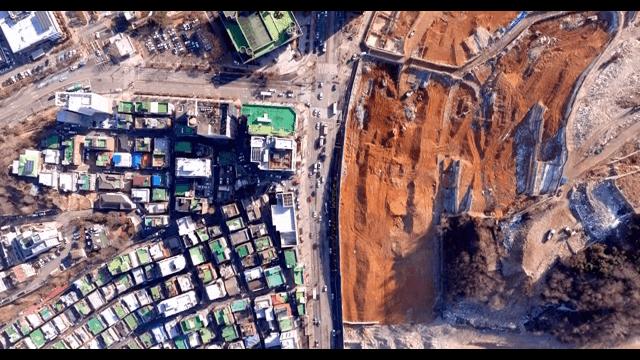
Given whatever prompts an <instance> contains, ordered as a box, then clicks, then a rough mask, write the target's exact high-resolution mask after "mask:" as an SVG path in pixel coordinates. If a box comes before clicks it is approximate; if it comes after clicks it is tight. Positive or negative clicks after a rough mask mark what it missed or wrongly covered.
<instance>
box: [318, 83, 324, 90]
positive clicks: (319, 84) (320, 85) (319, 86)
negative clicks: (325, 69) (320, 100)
mask: <svg viewBox="0 0 640 360" xmlns="http://www.w3.org/2000/svg"><path fill="white" fill-rule="evenodd" d="M323 86H324V83H323V82H322V81H320V82H319V83H318V88H319V89H322V87H323Z"/></svg>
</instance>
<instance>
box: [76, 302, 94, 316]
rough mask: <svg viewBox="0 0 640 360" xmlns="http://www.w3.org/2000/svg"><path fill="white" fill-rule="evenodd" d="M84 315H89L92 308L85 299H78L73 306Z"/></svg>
mask: <svg viewBox="0 0 640 360" xmlns="http://www.w3.org/2000/svg"><path fill="white" fill-rule="evenodd" d="M73 307H74V308H75V309H76V310H77V311H78V312H79V313H80V314H81V315H82V316H87V315H89V314H90V313H91V309H90V308H89V307H88V306H87V304H86V303H85V301H84V299H83V300H80V301H78V302H77V303H76V304H75V305H74V306H73Z"/></svg>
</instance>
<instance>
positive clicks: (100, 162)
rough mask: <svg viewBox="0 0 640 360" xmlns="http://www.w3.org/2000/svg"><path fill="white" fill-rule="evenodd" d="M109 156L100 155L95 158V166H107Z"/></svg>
mask: <svg viewBox="0 0 640 360" xmlns="http://www.w3.org/2000/svg"><path fill="white" fill-rule="evenodd" d="M109 159H110V157H109V154H100V155H98V156H97V157H96V166H107V165H108V164H109Z"/></svg>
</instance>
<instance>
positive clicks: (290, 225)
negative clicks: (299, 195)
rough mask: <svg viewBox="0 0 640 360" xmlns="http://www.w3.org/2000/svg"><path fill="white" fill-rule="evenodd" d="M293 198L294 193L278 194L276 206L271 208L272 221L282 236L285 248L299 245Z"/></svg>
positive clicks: (282, 243) (282, 244) (281, 240)
mask: <svg viewBox="0 0 640 360" xmlns="http://www.w3.org/2000/svg"><path fill="white" fill-rule="evenodd" d="M293 198H294V196H293V193H277V194H276V205H272V206H271V221H272V223H273V225H274V226H275V228H276V231H278V233H279V234H280V243H281V246H282V247H283V248H286V247H293V246H297V245H298V231H297V228H296V217H295V211H294V207H293V206H294V205H293Z"/></svg>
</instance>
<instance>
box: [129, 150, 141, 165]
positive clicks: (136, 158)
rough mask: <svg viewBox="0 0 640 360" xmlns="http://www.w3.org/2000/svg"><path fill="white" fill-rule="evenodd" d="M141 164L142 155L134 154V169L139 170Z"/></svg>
mask: <svg viewBox="0 0 640 360" xmlns="http://www.w3.org/2000/svg"><path fill="white" fill-rule="evenodd" d="M141 163H142V154H140V153H133V156H132V164H131V165H132V166H133V167H134V168H138V167H140V164H141Z"/></svg>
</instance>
